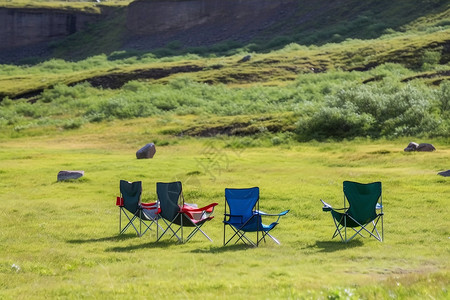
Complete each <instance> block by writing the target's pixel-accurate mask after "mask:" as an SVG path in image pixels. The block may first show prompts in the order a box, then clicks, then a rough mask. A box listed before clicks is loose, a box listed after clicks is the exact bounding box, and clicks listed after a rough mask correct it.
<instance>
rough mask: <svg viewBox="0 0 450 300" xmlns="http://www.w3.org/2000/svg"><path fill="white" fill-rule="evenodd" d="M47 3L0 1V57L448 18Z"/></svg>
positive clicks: (433, 9)
mask: <svg viewBox="0 0 450 300" xmlns="http://www.w3.org/2000/svg"><path fill="white" fill-rule="evenodd" d="M48 2H50V3H55V4H54V8H52V7H51V6H50V7H49V6H48V5H47V6H44V5H43V7H39V6H37V5H38V3H37V2H34V4H33V6H31V5H30V4H26V5H24V6H23V7H21V6H20V3H21V1H19V0H16V1H8V2H0V7H1V6H2V4H4V5H3V6H4V8H1V9H0V14H1V15H2V19H3V22H4V23H5V24H4V26H2V27H1V28H0V37H1V38H2V40H3V41H5V42H3V43H1V45H0V63H8V62H15V63H20V62H22V63H23V62H28V63H29V62H32V61H33V60H34V61H40V60H42V59H48V58H51V57H59V58H63V59H67V60H74V59H75V60H78V59H83V58H86V57H89V56H92V55H97V54H101V53H106V54H109V53H112V52H113V51H117V50H127V51H154V50H155V49H158V48H169V49H176V50H180V51H183V50H184V51H188V52H191V53H192V52H194V53H195V52H205V51H206V52H207V53H217V54H219V55H221V54H224V52H225V53H226V52H227V51H228V50H232V49H236V48H242V47H246V48H247V49H248V50H250V51H258V52H261V51H269V50H273V49H279V48H282V47H284V46H285V45H287V44H289V43H298V44H302V45H322V44H325V43H328V42H335V43H337V42H341V41H344V40H346V39H349V38H353V39H355V38H356V39H373V38H377V37H379V36H381V35H382V34H384V33H386V31H391V32H392V31H401V32H403V31H406V30H409V29H411V28H418V27H423V26H435V25H446V24H447V25H448V19H449V17H450V16H449V14H450V13H449V4H448V1H442V0H434V1H429V0H422V1H401V2H396V1H387V0H382V1H374V0H371V1H358V0H345V1H342V0H341V1H329V0H277V1H272V0H247V1H239V0H228V1H223V0H202V1H149V0H136V1H133V2H131V3H130V4H129V5H127V4H128V3H129V1H119V2H118V3H116V4H117V5H115V6H112V5H111V4H112V3H115V2H111V3H110V2H109V1H102V2H101V5H97V4H93V3H91V4H89V3H86V2H82V3H83V5H84V6H80V5H79V4H80V2H64V6H63V7H60V6H57V5H56V4H58V3H61V1H48ZM48 2H46V3H48ZM11 3H16V4H17V5H16V6H13V7H11ZM107 4H110V5H107ZM89 5H91V6H89ZM64 22H66V23H64ZM87 45H88V47H87ZM205 46H206V47H208V48H207V49H206V50H205V49H204V48H202V47H205ZM199 48H202V49H199Z"/></svg>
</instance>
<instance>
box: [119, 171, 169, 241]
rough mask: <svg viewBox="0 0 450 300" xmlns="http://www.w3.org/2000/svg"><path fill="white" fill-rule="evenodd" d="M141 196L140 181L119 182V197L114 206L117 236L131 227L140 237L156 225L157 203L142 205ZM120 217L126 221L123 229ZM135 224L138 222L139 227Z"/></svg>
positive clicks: (158, 209)
mask: <svg viewBox="0 0 450 300" xmlns="http://www.w3.org/2000/svg"><path fill="white" fill-rule="evenodd" d="M141 195H142V182H141V181H135V182H129V181H126V180H120V197H117V199H116V205H117V206H118V207H119V234H122V233H124V232H125V231H127V229H128V228H130V227H133V228H134V230H135V231H136V233H137V235H138V236H142V235H144V234H145V233H146V232H147V230H149V229H150V227H151V226H152V224H153V223H155V224H157V222H156V220H157V218H158V213H159V211H160V208H159V207H158V203H157V202H153V203H142V202H141ZM122 215H123V216H124V217H125V218H126V220H128V222H127V223H126V224H125V225H124V226H123V227H122ZM137 222H139V225H137V224H135V223H137ZM157 226H159V224H157ZM161 228H162V227H161Z"/></svg>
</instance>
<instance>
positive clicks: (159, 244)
mask: <svg viewBox="0 0 450 300" xmlns="http://www.w3.org/2000/svg"><path fill="white" fill-rule="evenodd" d="M174 245H178V243H176V242H173V241H162V242H155V241H153V242H149V243H145V244H139V245H129V246H124V247H111V248H108V249H106V250H105V252H130V251H134V250H140V249H154V248H168V247H170V246H174Z"/></svg>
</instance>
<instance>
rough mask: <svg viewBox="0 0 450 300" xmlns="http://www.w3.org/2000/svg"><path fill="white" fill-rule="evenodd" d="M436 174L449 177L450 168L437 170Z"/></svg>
mask: <svg viewBox="0 0 450 300" xmlns="http://www.w3.org/2000/svg"><path fill="white" fill-rule="evenodd" d="M438 175H441V176H444V177H450V170H447V171H442V172H439V173H438Z"/></svg>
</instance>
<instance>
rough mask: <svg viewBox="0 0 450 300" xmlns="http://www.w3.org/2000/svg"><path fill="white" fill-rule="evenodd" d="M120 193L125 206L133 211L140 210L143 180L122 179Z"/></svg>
mask: <svg viewBox="0 0 450 300" xmlns="http://www.w3.org/2000/svg"><path fill="white" fill-rule="evenodd" d="M120 194H121V196H122V198H123V206H124V207H125V209H126V210H128V211H129V212H131V213H133V214H134V213H135V212H136V211H137V210H138V207H139V203H140V201H141V194H142V181H135V182H128V181H126V180H121V181H120Z"/></svg>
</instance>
